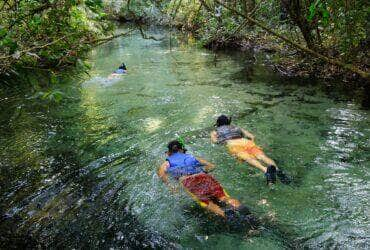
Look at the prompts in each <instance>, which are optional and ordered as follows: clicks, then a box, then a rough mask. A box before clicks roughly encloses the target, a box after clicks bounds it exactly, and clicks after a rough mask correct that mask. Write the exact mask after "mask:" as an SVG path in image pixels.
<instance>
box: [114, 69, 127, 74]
mask: <svg viewBox="0 0 370 250" xmlns="http://www.w3.org/2000/svg"><path fill="white" fill-rule="evenodd" d="M113 73H115V74H126V70H124V69H116V70H115V71H114V72H113Z"/></svg>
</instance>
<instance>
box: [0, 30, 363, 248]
mask: <svg viewBox="0 0 370 250" xmlns="http://www.w3.org/2000/svg"><path fill="white" fill-rule="evenodd" d="M151 35H153V36H155V37H158V38H161V37H164V38H165V39H164V40H162V41H155V40H151V39H143V38H142V37H141V36H140V34H138V33H133V34H131V35H130V36H128V37H124V38H117V39H115V40H113V41H111V42H108V43H106V44H104V45H101V46H99V47H97V48H95V49H93V50H92V51H91V53H90V55H89V59H88V60H87V61H88V63H90V64H91V65H92V68H91V69H90V70H89V72H88V73H89V75H88V76H86V75H85V76H84V77H83V78H82V79H81V78H78V77H70V78H68V80H66V81H64V83H63V84H59V85H57V86H56V87H55V88H58V89H59V90H61V91H63V92H64V93H65V96H64V98H63V100H62V101H61V103H60V104H57V105H56V104H47V103H44V102H40V101H39V100H36V99H35V98H32V97H30V96H28V95H27V94H26V93H23V92H22V91H10V90H1V91H0V108H1V109H0V129H1V132H0V167H1V172H0V181H1V184H0V185H1V186H0V188H1V189H0V212H1V224H0V232H1V236H0V242H1V243H0V244H1V245H0V246H2V247H5V246H8V247H9V246H13V247H16V246H18V247H25V246H27V247H33V248H37V247H41V248H78V249H79V248H84V249H87V248H89V249H90V248H94V249H95V248H97V249H98V248H101V249H109V248H113V249H115V248H124V247H128V248H186V249H188V248H195V249H199V248H214V249H286V248H304V247H306V248H314V249H315V248H326V249H351V248H352V249H368V248H369V246H370V238H369V235H370V225H369V224H370V222H369V216H370V215H369V187H370V184H369V180H370V175H369V170H370V168H369V167H370V112H369V111H368V110H363V109H361V107H360V106H358V105H357V104H356V103H355V102H353V101H351V100H350V98H347V97H346V96H345V95H343V94H342V93H340V92H336V91H335V90H331V91H328V90H326V89H324V88H322V87H320V85H319V84H316V83H315V82H311V81H310V80H307V79H306V80H303V79H296V80H290V81H288V80H284V79H281V78H280V77H279V76H277V75H276V74H274V73H273V72H271V71H270V70H269V69H268V67H266V66H265V65H264V63H263V57H264V56H268V55H265V54H257V56H254V55H251V54H248V53H240V52H217V53H214V52H212V51H209V50H206V49H200V48H197V47H195V46H194V45H191V44H189V43H185V42H181V41H178V42H176V39H175V38H172V39H173V41H171V43H169V39H168V38H169V34H168V33H167V32H166V31H161V30H153V31H151ZM189 40H191V39H189ZM170 45H171V46H170ZM123 61H124V62H125V63H126V65H127V67H128V71H129V73H128V74H127V75H125V76H122V77H120V78H116V79H108V75H109V74H110V73H111V72H112V70H113V69H114V68H116V67H117V66H118V65H119V64H120V63H121V62H123ZM66 74H68V72H66ZM220 114H228V115H231V116H232V117H233V123H234V124H236V125H239V126H241V127H244V128H246V129H248V130H249V131H251V132H252V133H254V134H255V136H256V142H257V144H258V145H260V146H261V147H262V148H263V149H264V150H265V152H266V154H267V155H269V156H271V157H272V158H273V159H275V160H276V162H277V164H278V166H280V167H281V168H283V169H284V170H285V171H286V172H288V173H289V174H290V175H291V176H292V177H293V182H292V184H290V185H283V184H281V183H278V184H276V185H274V186H273V187H272V188H269V187H267V186H266V185H265V178H264V176H263V174H262V173H260V172H258V171H257V170H255V169H253V168H251V167H249V166H247V165H246V164H245V163H241V162H238V161H236V160H235V159H234V158H232V157H231V156H229V155H228V154H227V152H226V150H225V148H224V147H222V146H220V145H212V144H211V143H210V139H209V133H210V131H211V130H212V129H213V124H214V123H215V118H216V117H217V116H218V115H220ZM178 136H182V137H184V138H185V141H186V146H187V148H188V150H189V152H190V153H193V154H195V155H198V156H201V157H203V158H205V159H208V160H209V161H211V162H213V163H215V164H216V166H217V167H216V169H215V171H214V172H213V175H214V176H215V177H216V178H217V179H218V180H219V181H220V182H221V183H222V185H223V186H224V187H225V189H226V190H227V191H228V193H229V194H230V195H231V196H233V197H236V198H237V199H239V200H240V201H241V202H242V203H243V204H245V205H247V206H248V207H249V208H250V209H251V210H252V211H253V213H254V214H255V215H256V216H257V217H259V218H260V220H261V226H260V227H259V229H258V230H257V232H254V233H253V234H251V233H250V231H249V230H248V229H245V230H244V229H240V230H231V229H230V228H228V227H227V226H226V225H225V223H224V222H223V221H222V220H221V219H219V218H216V217H215V216H213V215H210V214H208V213H206V212H204V211H203V210H202V209H200V208H199V207H197V205H196V204H194V202H193V201H192V200H191V199H190V198H189V197H188V196H187V195H186V193H184V192H183V191H180V192H178V193H171V192H170V191H169V190H168V189H167V188H166V186H165V185H163V183H161V181H160V180H159V178H158V176H157V174H156V171H157V168H158V166H159V165H160V164H161V163H162V162H163V160H164V159H165V151H166V144H167V143H168V142H169V141H170V140H172V139H175V138H177V137H178Z"/></svg>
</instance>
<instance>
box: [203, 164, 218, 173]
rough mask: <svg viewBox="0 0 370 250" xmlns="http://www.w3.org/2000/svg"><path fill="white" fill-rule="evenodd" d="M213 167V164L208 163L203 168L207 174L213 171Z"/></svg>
mask: <svg viewBox="0 0 370 250" xmlns="http://www.w3.org/2000/svg"><path fill="white" fill-rule="evenodd" d="M215 167H216V166H215V165H214V164H212V163H209V164H208V165H205V166H204V170H205V171H206V172H207V173H208V172H211V171H213V170H214V169H215Z"/></svg>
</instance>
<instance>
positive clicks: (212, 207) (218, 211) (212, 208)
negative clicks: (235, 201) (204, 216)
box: [205, 201, 225, 217]
mask: <svg viewBox="0 0 370 250" xmlns="http://www.w3.org/2000/svg"><path fill="white" fill-rule="evenodd" d="M205 208H206V209H207V210H209V211H211V212H212V213H215V214H217V215H219V216H222V217H225V212H224V210H222V209H221V208H220V207H219V206H218V205H216V204H215V203H213V202H212V201H209V202H208V205H207V206H206V207H205Z"/></svg>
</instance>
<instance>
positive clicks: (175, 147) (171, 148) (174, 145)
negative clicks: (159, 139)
mask: <svg viewBox="0 0 370 250" xmlns="http://www.w3.org/2000/svg"><path fill="white" fill-rule="evenodd" d="M167 148H168V151H167V154H169V155H171V154H174V153H178V152H181V153H185V152H186V149H185V147H184V145H183V143H181V142H179V141H178V140H173V141H170V143H168V146H167Z"/></svg>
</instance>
